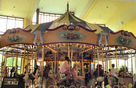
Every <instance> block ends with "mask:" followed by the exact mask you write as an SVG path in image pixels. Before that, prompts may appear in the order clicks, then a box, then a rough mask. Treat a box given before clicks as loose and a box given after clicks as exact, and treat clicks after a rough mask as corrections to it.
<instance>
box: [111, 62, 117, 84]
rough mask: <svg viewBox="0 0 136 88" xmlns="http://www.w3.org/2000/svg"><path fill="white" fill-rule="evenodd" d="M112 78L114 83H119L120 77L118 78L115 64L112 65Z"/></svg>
mask: <svg viewBox="0 0 136 88" xmlns="http://www.w3.org/2000/svg"><path fill="white" fill-rule="evenodd" d="M111 76H113V77H114V79H113V81H114V82H118V76H117V71H116V69H115V64H112V69H111Z"/></svg>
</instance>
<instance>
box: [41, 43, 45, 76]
mask: <svg viewBox="0 0 136 88" xmlns="http://www.w3.org/2000/svg"><path fill="white" fill-rule="evenodd" d="M44 54H45V49H44V45H42V64H41V72H42V73H41V74H42V75H43V67H44V58H45V55H44Z"/></svg>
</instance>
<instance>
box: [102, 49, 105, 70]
mask: <svg viewBox="0 0 136 88" xmlns="http://www.w3.org/2000/svg"><path fill="white" fill-rule="evenodd" d="M103 50H104V48H102V66H103V68H104V71H105V67H104V56H103Z"/></svg>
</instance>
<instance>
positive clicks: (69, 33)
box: [0, 6, 136, 88]
mask: <svg viewBox="0 0 136 88" xmlns="http://www.w3.org/2000/svg"><path fill="white" fill-rule="evenodd" d="M37 15H38V12H37ZM37 17H38V16H37ZM135 43H136V37H135V36H134V35H133V34H132V33H130V32H127V31H124V30H121V31H118V32H113V31H112V30H111V29H109V28H108V27H106V26H105V25H99V24H90V23H88V22H85V21H84V20H82V19H80V18H78V17H76V16H75V15H74V13H72V12H70V11H69V6H67V11H66V13H64V15H62V16H61V17H60V18H58V19H56V20H54V21H52V22H49V23H43V24H36V25H29V26H28V27H26V28H24V29H21V28H14V29H9V30H7V31H6V32H5V33H4V34H3V35H2V36H1V37H0V52H2V55H3V58H2V61H3V62H2V66H1V77H2V79H1V80H2V81H3V82H2V88H7V87H9V86H10V88H78V87H79V88H95V87H98V88H129V86H131V85H133V84H134V83H133V70H131V73H130V72H128V70H127V66H128V64H127V63H125V66H126V67H125V68H124V69H125V71H119V70H118V66H119V64H120V63H119V59H123V60H125V61H126V62H128V58H129V56H133V55H135V54H136V51H135V48H136V44H135ZM9 57H16V58H17V60H18V58H21V73H20V74H18V73H16V76H14V77H7V76H5V68H6V61H7V58H9ZM66 58H67V59H66ZM113 59H114V60H115V61H116V64H115V65H113V67H115V71H116V73H115V74H116V76H115V75H112V73H110V70H109V69H111V70H112V66H110V65H111V64H110V60H113ZM17 60H16V61H17ZM66 61H68V64H67V63H65V62H66ZM69 62H70V63H69ZM64 63H65V64H64ZM67 65H68V66H67ZM66 66H67V69H66V71H65V72H63V71H61V69H62V68H63V69H64V68H65V67H66ZM132 66H133V65H132ZM17 68H18V64H17V63H16V67H15V68H14V69H15V70H16V69H17ZM94 73H95V74H94ZM15 78H17V79H15ZM114 78H116V79H117V80H116V81H114ZM20 80H21V82H22V83H24V85H23V86H22V87H18V86H20V82H19V81H20ZM105 80H106V81H105ZM9 81H10V82H9ZM12 81H14V82H12ZM106 83H107V84H106ZM4 86H6V87H4ZM13 86H14V87H13ZM107 86H110V87H107Z"/></svg>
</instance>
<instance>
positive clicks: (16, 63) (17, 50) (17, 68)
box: [16, 49, 18, 70]
mask: <svg viewBox="0 0 136 88" xmlns="http://www.w3.org/2000/svg"><path fill="white" fill-rule="evenodd" d="M17 69H18V49H17V52H16V70H17Z"/></svg>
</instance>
